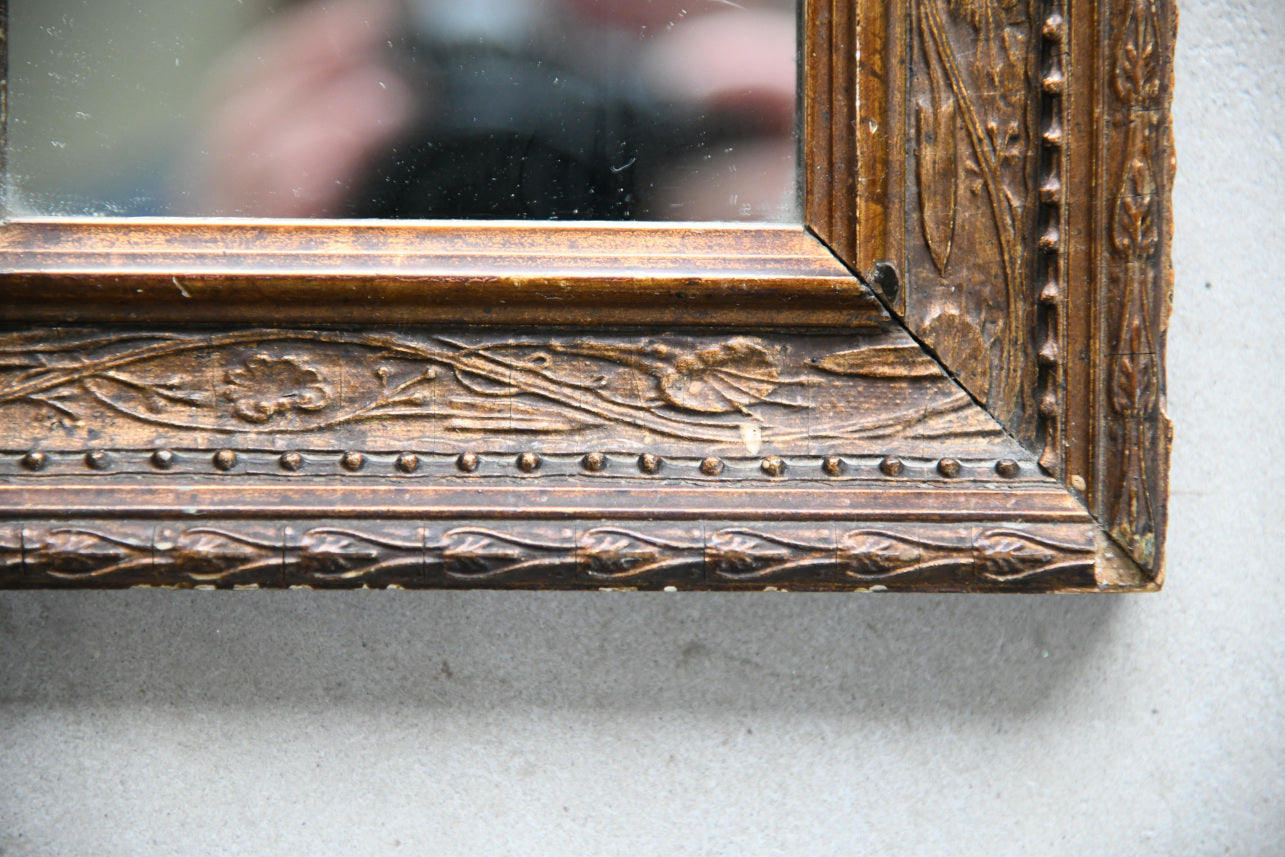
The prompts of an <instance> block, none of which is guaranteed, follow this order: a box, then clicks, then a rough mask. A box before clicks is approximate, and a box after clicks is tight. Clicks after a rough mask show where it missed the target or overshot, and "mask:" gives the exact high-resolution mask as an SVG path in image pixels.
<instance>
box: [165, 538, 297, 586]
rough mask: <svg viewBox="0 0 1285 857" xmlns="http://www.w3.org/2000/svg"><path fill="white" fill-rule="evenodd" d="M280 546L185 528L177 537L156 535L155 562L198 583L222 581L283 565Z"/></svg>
mask: <svg viewBox="0 0 1285 857" xmlns="http://www.w3.org/2000/svg"><path fill="white" fill-rule="evenodd" d="M283 547H284V546H283V545H282V544H280V543H279V542H277V541H275V540H269V539H263V538H258V537H253V536H246V535H242V534H240V533H236V532H233V531H231V530H227V529H220V528H216V527H189V528H187V529H185V530H181V531H179V532H178V533H177V534H173V535H171V534H169V533H165V532H161V533H158V538H157V550H158V555H157V562H158V563H173V564H175V565H177V566H180V567H183V568H184V570H185V575H186V576H187V577H190V578H192V579H194V580H199V581H222V580H227V579H229V578H233V577H237V576H239V575H250V574H254V575H267V574H268V573H271V572H274V571H280V570H281V568H282V567H283V565H284V556H283Z"/></svg>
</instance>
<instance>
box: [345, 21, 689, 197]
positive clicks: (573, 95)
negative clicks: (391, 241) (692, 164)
mask: <svg viewBox="0 0 1285 857" xmlns="http://www.w3.org/2000/svg"><path fill="white" fill-rule="evenodd" d="M497 3H498V4H499V5H501V6H507V7H510V8H509V9H508V10H505V9H495V8H493V7H494V6H495V5H496V4H497ZM469 4H471V8H470V5H469ZM420 6H421V7H422V8H417V9H416V11H417V12H418V13H419V14H418V16H417V17H418V18H419V19H420V20H419V21H417V22H416V23H415V25H413V26H407V27H406V28H405V35H404V36H403V37H402V39H400V40H399V41H394V42H392V43H390V44H391V49H392V50H393V52H394V64H395V66H396V67H397V68H398V70H399V71H400V72H401V73H402V75H403V76H404V77H405V78H406V79H407V81H408V82H409V83H410V84H411V86H412V88H413V89H415V90H416V91H418V92H421V93H422V97H421V102H422V103H423V105H424V110H423V115H422V117H421V118H420V119H419V120H418V121H417V122H416V123H415V124H414V125H413V126H412V127H411V129H410V131H409V132H408V133H407V134H404V135H403V136H402V137H401V138H400V139H399V141H398V142H397V143H395V144H394V145H393V146H391V147H389V149H388V150H387V151H386V152H385V153H383V154H382V155H381V156H380V157H379V158H378V159H377V160H376V161H375V162H374V163H373V164H372V165H371V168H370V169H369V171H368V172H367V175H366V178H365V179H364V180H363V181H361V182H359V183H358V185H357V186H356V187H355V188H354V192H353V195H352V198H351V200H350V202H349V206H348V211H347V214H348V215H349V216H353V217H389V218H509V219H568V220H570V219H575V220H619V219H628V218H632V217H636V216H637V214H638V211H639V209H640V205H641V203H640V196H641V195H642V194H644V193H645V191H646V187H645V185H646V183H647V182H648V181H649V179H648V176H653V175H654V174H655V172H656V170H657V169H658V168H659V167H661V166H663V164H664V162H665V161H667V160H669V159H672V158H673V157H674V156H676V155H677V154H680V153H683V152H690V151H692V150H693V149H695V148H696V147H698V146H699V145H700V144H701V143H702V141H704V140H705V139H706V138H708V137H709V136H710V129H707V128H704V127H702V126H703V124H704V123H702V122H700V121H698V120H696V119H694V118H691V117H680V116H679V115H678V114H677V111H674V110H665V109H661V108H660V107H657V106H655V105H652V104H650V103H649V101H648V99H647V98H646V97H645V96H644V95H642V94H641V93H640V92H638V90H637V87H636V86H634V85H632V84H629V83H628V78H629V75H628V74H626V73H610V72H604V70H603V69H602V68H601V67H593V66H592V65H590V64H588V63H583V62H575V61H573V60H572V59H571V57H572V55H573V50H572V49H570V48H569V42H573V41H574V40H573V39H572V38H571V37H569V36H568V35H567V34H566V33H562V34H560V35H559V36H558V37H556V38H552V39H551V38H548V37H547V35H546V37H544V38H532V37H531V36H530V33H528V32H522V29H521V28H520V27H519V28H517V29H518V37H516V38H515V37H513V35H512V30H513V29H514V27H513V26H512V25H513V21H514V17H513V16H514V13H513V10H512V7H513V6H514V4H513V3H512V2H507V3H506V2H500V0H490V2H489V3H488V2H485V0H447V2H446V3H441V2H434V0H420ZM479 6H480V7H488V6H489V7H492V8H490V10H489V11H488V10H487V9H482V8H478V7H479ZM460 10H466V12H465V14H464V16H463V18H464V19H465V20H463V22H461V14H460ZM408 17H411V18H413V17H416V16H408ZM497 21H498V22H505V23H506V28H505V32H504V33H502V34H498V35H497V33H495V32H493V30H494V29H495V22H497ZM573 35H582V34H573ZM576 44H579V43H576ZM581 46H582V45H581Z"/></svg>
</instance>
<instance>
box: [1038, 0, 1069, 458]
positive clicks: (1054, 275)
mask: <svg viewBox="0 0 1285 857" xmlns="http://www.w3.org/2000/svg"><path fill="white" fill-rule="evenodd" d="M1048 4H1049V6H1050V7H1051V8H1050V9H1049V13H1048V16H1047V17H1046V18H1045V20H1044V26H1043V28H1042V31H1041V35H1042V36H1043V37H1044V53H1045V59H1044V74H1043V78H1042V81H1041V83H1042V85H1043V89H1044V98H1043V113H1044V114H1045V115H1046V116H1048V125H1047V126H1046V128H1045V131H1044V146H1045V160H1046V166H1045V167H1044V170H1043V175H1042V176H1041V181H1040V202H1041V204H1042V207H1043V218H1044V230H1043V233H1042V234H1041V236H1040V250H1041V251H1042V252H1043V254H1044V259H1043V266H1042V267H1043V271H1044V277H1045V283H1044V287H1043V288H1042V289H1041V290H1040V307H1041V310H1042V312H1041V316H1042V318H1041V319H1040V321H1041V327H1042V329H1043V331H1044V342H1043V344H1042V345H1041V346H1040V349H1039V352H1038V356H1039V364H1040V387H1041V388H1042V390H1043V392H1042V395H1041V397H1040V404H1039V416H1040V419H1041V420H1042V422H1043V426H1044V451H1043V454H1041V455H1040V461H1039V463H1040V467H1042V468H1043V469H1044V470H1045V471H1047V472H1048V473H1051V474H1053V475H1057V474H1058V471H1059V470H1060V469H1061V460H1062V458H1061V453H1060V450H1061V446H1062V425H1061V410H1062V409H1061V403H1060V402H1059V400H1058V391H1059V389H1060V387H1061V380H1062V379H1061V370H1062V359H1061V357H1062V355H1061V346H1060V341H1061V318H1060V312H1061V309H1062V300H1063V296H1062V290H1061V285H1060V284H1061V281H1062V266H1063V265H1064V264H1065V261H1066V260H1065V258H1064V255H1063V252H1062V250H1063V246H1062V241H1063V238H1062V231H1063V230H1062V218H1063V213H1064V212H1063V209H1064V204H1065V200H1066V193H1065V190H1064V188H1063V186H1062V152H1063V132H1062V128H1063V118H1062V115H1061V114H1062V106H1063V103H1064V98H1065V90H1066V74H1065V71H1064V68H1065V53H1066V19H1065V18H1064V17H1063V15H1062V12H1061V8H1060V7H1061V5H1062V3H1061V0H1048Z"/></svg>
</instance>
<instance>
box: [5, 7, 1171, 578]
mask: <svg viewBox="0 0 1285 857" xmlns="http://www.w3.org/2000/svg"><path fill="white" fill-rule="evenodd" d="M2 7H3V4H2V3H0V8H2ZM1174 23H1175V10H1174V5H1173V2H1172V0H1032V2H1028V3H1011V2H1001V0H896V2H891V3H882V2H876V0H859V2H848V0H807V2H806V4H805V6H804V13H803V26H802V31H803V34H804V38H803V48H802V57H803V61H802V71H803V78H802V92H803V94H804V102H803V106H802V129H803V139H802V141H801V144H802V151H803V155H804V220H805V222H804V224H802V225H800V226H795V227H762V226H748V227H740V226H727V225H715V224H684V225H668V226H659V225H649V224H632V225H621V224H610V225H608V224H591V223H580V224H513V223H506V224H481V223H444V222H436V223H420V222H406V223H390V222H378V223H375V222H339V221H330V222H321V221H307V222H303V221H264V222H250V221H176V220H159V221H137V220H99V219H93V220H59V219H28V220H16V221H15V220H11V221H8V222H6V223H4V224H3V225H2V226H0V586H6V587H120V586H134V585H152V586H183V587H189V586H227V587H233V586H236V587H280V586H314V587H344V586H404V587H446V588H460V587H498V588H511V587H515V588H594V587H600V588H601V587H605V588H614V587H625V588H651V589H657V588H666V587H674V588H685V589H728V590H733V589H759V590H762V589H804V590H823V591H831V590H868V589H872V588H874V589H901V590H919V591H1003V592H1017V591H1104V590H1109V591H1128V590H1146V589H1154V588H1157V587H1158V586H1159V584H1160V582H1161V581H1162V579H1163V566H1162V559H1163V536H1164V528H1165V521H1166V512H1165V508H1166V501H1167V487H1168V486H1167V469H1168V447H1169V438H1170V428H1169V423H1168V420H1167V418H1166V417H1165V414H1164V410H1163V402H1164V390H1165V376H1164V333H1165V327H1166V324H1167V319H1168V313H1169V304H1170V290H1171V287H1172V268H1171V265H1170V261H1169V257H1170V243H1171V231H1172V227H1171V223H1170V216H1169V211H1170V208H1169V195H1170V187H1171V184H1172V176H1173V162H1172V142H1171V139H1170V130H1169V117H1168V110H1169V103H1170V99H1171V93H1172V63H1173V42H1174ZM867 282H868V283H870V286H868V285H867ZM872 287H873V288H872Z"/></svg>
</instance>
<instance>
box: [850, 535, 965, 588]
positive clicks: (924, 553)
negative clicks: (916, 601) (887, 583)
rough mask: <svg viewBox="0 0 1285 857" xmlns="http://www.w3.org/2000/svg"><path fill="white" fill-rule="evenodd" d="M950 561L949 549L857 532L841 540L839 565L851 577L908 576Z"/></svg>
mask: <svg viewBox="0 0 1285 857" xmlns="http://www.w3.org/2000/svg"><path fill="white" fill-rule="evenodd" d="M955 552H956V553H957V552H958V549H955ZM950 558H951V550H950V549H949V548H947V547H945V546H942V545H935V544H929V543H923V542H918V541H914V540H911V539H908V538H905V537H902V536H898V535H895V534H893V533H888V532H883V531H881V530H854V531H852V532H848V533H844V534H843V535H842V536H841V537H840V538H839V562H840V564H841V565H842V567H843V569H844V571H845V572H846V573H847V574H848V575H849V576H850V577H862V578H865V577H871V578H878V577H890V576H893V575H899V574H906V573H910V572H915V571H918V570H920V569H923V568H924V567H925V566H928V565H930V564H935V563H937V562H939V561H941V560H942V559H950Z"/></svg>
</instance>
